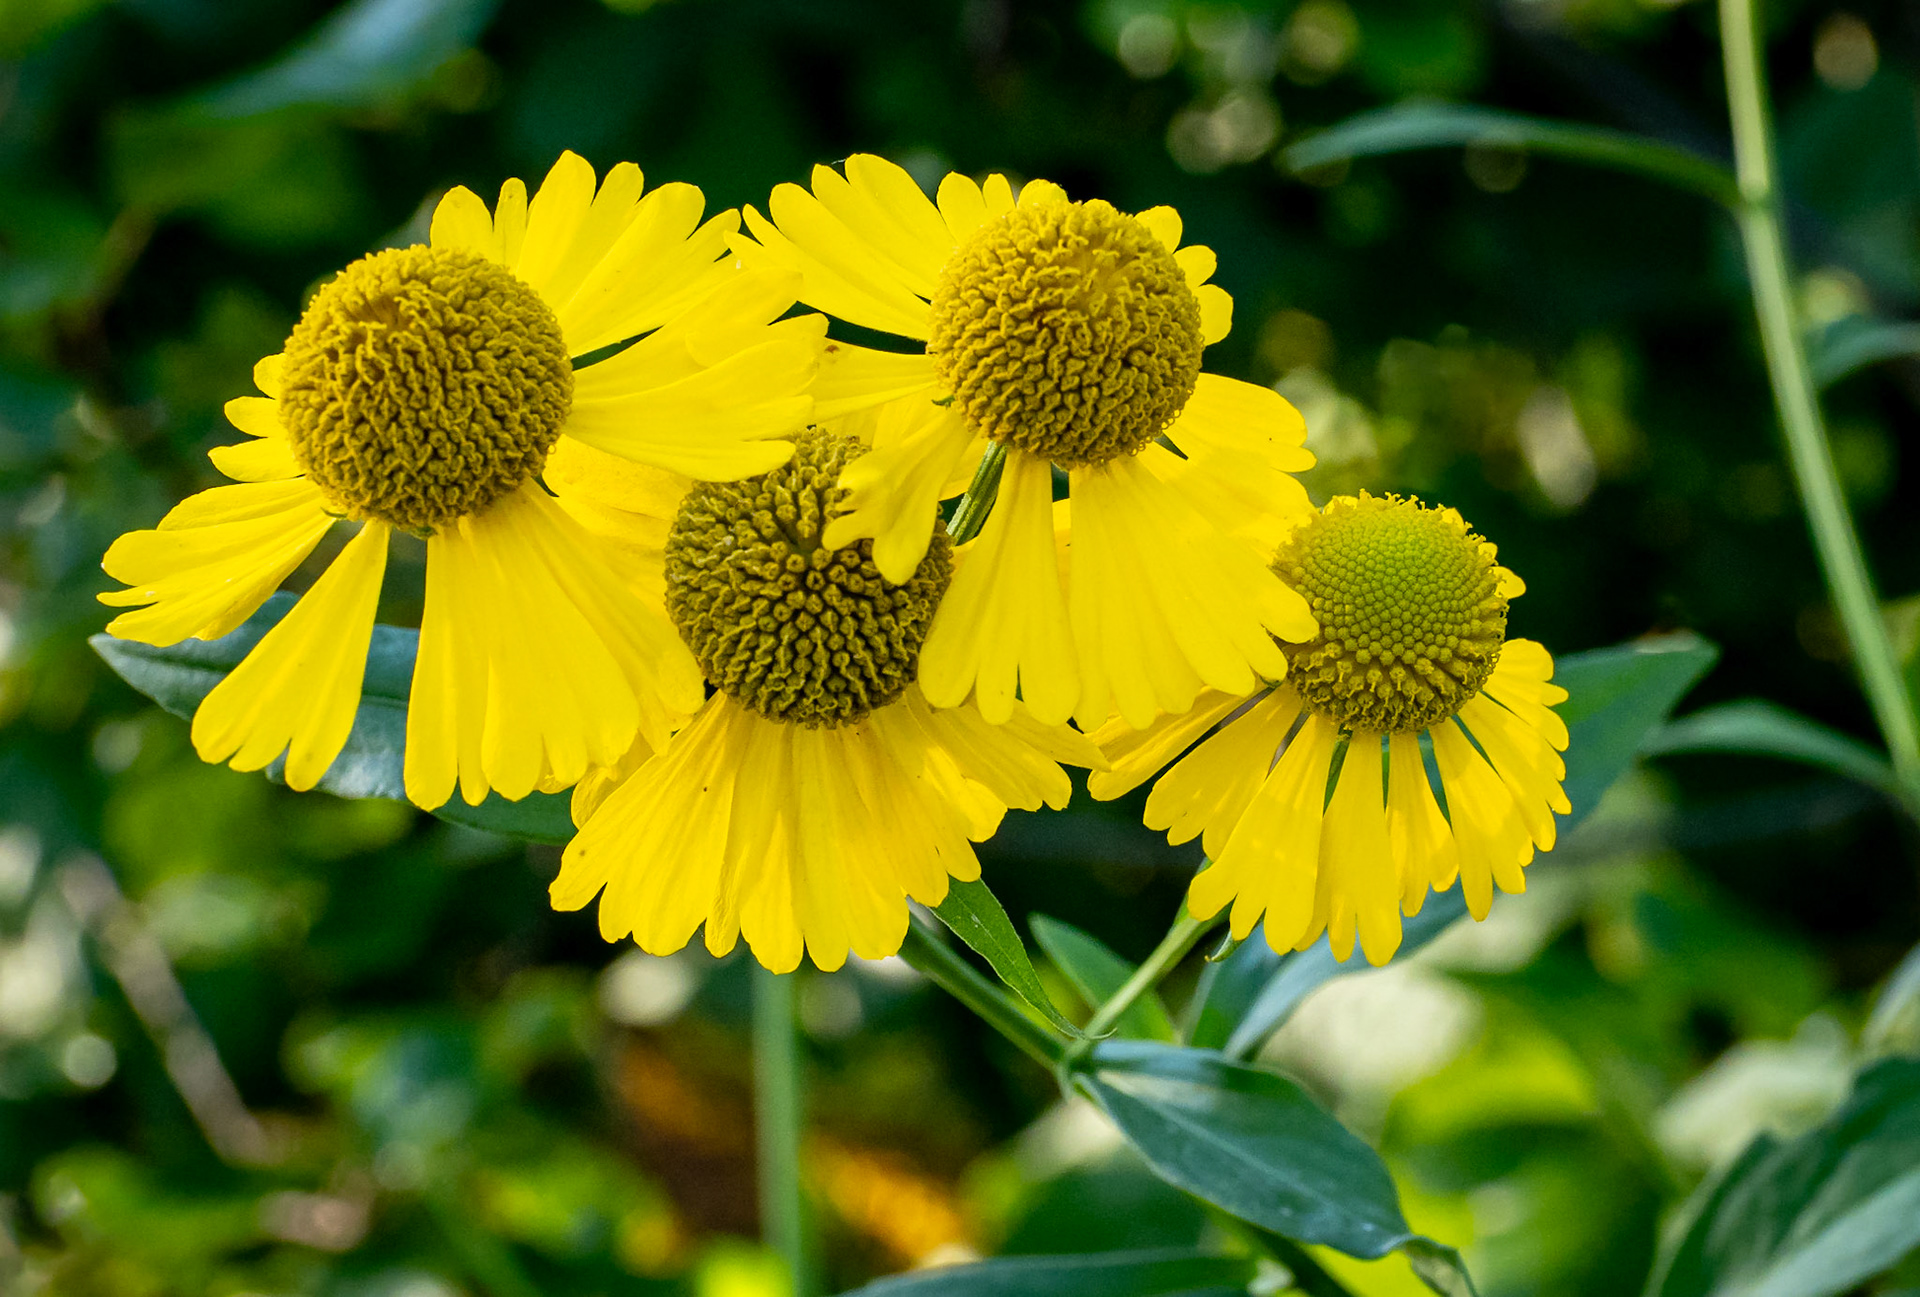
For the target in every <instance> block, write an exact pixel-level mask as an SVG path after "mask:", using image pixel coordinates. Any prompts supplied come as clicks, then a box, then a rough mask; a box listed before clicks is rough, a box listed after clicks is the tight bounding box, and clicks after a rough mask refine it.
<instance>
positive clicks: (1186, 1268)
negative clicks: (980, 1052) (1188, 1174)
mask: <svg viewBox="0 0 1920 1297" xmlns="http://www.w3.org/2000/svg"><path fill="white" fill-rule="evenodd" d="M1253 1273H1254V1263H1253V1262H1252V1261H1251V1260H1249V1259H1247V1258H1244V1257H1223V1256H1208V1255H1207V1254H1205V1253H1203V1252H1196V1251H1191V1250H1188V1249H1185V1248H1164V1249H1160V1248H1156V1249H1154V1250H1152V1251H1143V1252H1107V1253H1096V1254H1094V1255H1092V1256H1017V1257H998V1258H996V1259H994V1260H991V1261H981V1262H979V1263H978V1264H975V1265H963V1266H952V1267H949V1268H942V1269H936V1270H920V1271H916V1272H915V1273H912V1274H903V1275H894V1276H892V1277H891V1278H887V1279H880V1280H876V1281H875V1282H873V1283H870V1284H868V1285H867V1286H866V1287H864V1288H858V1289H855V1290H854V1293H858V1294H860V1295H861V1297H1171V1295H1172V1294H1175V1293H1185V1294H1194V1295H1195V1297H1197V1295H1198V1294H1201V1293H1206V1294H1214V1293H1219V1294H1223V1295H1224V1294H1229V1293H1244V1292H1245V1291H1246V1288H1247V1283H1248V1282H1249V1281H1250V1280H1251V1279H1252V1278H1253ZM854 1293H849V1294H847V1295H846V1297H854Z"/></svg>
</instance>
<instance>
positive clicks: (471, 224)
mask: <svg viewBox="0 0 1920 1297" xmlns="http://www.w3.org/2000/svg"><path fill="white" fill-rule="evenodd" d="M427 240H428V242H430V243H431V244H432V245H433V246H434V247H436V248H453V249H457V250H459V251H462V252H472V253H476V254H478V255H479V256H482V257H486V258H488V259H490V260H493V261H499V260H500V259H501V258H500V240H499V238H498V237H497V236H496V235H495V234H494V231H493V214H492V213H491V212H489V211H488V210H487V204H486V202H485V201H484V200H483V199H482V198H481V197H480V195H478V194H476V193H474V192H473V191H472V190H471V189H468V188H467V187H466V186H465V185H455V186H454V187H453V188H452V189H449V190H448V191H447V194H446V197H444V198H442V199H441V200H440V202H439V205H438V206H436V207H435V208H434V209H433V225H432V227H431V228H430V230H429V232H428V234H427Z"/></svg>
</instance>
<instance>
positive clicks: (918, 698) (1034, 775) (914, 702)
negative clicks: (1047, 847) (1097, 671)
mask: <svg viewBox="0 0 1920 1297" xmlns="http://www.w3.org/2000/svg"><path fill="white" fill-rule="evenodd" d="M901 702H902V704H903V705H904V706H906V707H907V708H908V710H909V711H911V712H912V713H913V717H914V719H915V720H916V721H917V722H919V724H920V727H921V728H922V729H924V730H925V731H926V732H927V733H928V734H929V735H931V736H932V737H933V739H934V740H935V741H936V742H938V743H939V744H940V746H941V747H943V748H945V749H946V750H947V751H948V752H949V753H951V754H952V755H953V758H954V760H955V762H956V763H958V765H959V767H960V770H961V772H962V773H964V774H965V775H966V776H967V777H968V778H969V779H972V780H974V781H975V782H976V783H979V784H980V785H982V786H983V787H985V788H986V789H987V790H988V791H990V792H991V793H992V794H993V795H994V796H995V797H997V798H999V800H1000V801H1001V802H1002V803H1004V804H1005V805H1007V806H1014V807H1018V808H1019V809H1021V810H1023V811H1037V810H1039V809H1040V808H1041V807H1042V806H1051V807H1052V808H1053V809H1054V810H1056V811H1057V810H1062V809H1064V808H1065V807H1066V804H1067V799H1068V798H1069V797H1071V796H1072V795H1073V784H1072V781H1070V780H1069V779H1068V778H1067V772H1066V771H1064V770H1062V769H1061V768H1060V762H1059V752H1060V749H1066V750H1067V751H1068V752H1069V753H1070V755H1069V756H1067V757H1066V759H1067V760H1070V761H1071V762H1072V763H1073V764H1075V765H1081V766H1088V765H1095V764H1098V763H1100V761H1101V757H1100V753H1099V750H1098V749H1096V748H1094V747H1093V746H1092V745H1091V744H1090V743H1088V742H1087V739H1086V737H1085V736H1084V735H1082V734H1080V733H1079V732H1077V731H1075V730H1072V729H1069V728H1068V727H1067V726H1065V725H1058V726H1051V727H1046V728H1050V729H1053V730H1055V731H1057V733H1055V734H1054V735H1052V736H1051V737H1052V739H1053V742H1054V745H1055V750H1054V751H1051V752H1050V751H1048V750H1046V749H1045V748H1043V747H1040V746H1037V745H1036V744H1034V743H1033V742H1031V741H1029V733H1030V731H1031V730H1033V729H1037V728H1041V727H1040V725H1039V722H1037V721H1029V722H1028V724H1026V725H1021V724H1019V723H1018V721H1019V720H1025V719H1026V718H1027V717H1028V715H1029V713H1027V712H1026V710H1025V708H1023V707H1021V706H1019V705H1018V704H1016V705H1015V709H1014V710H1015V713H1016V718H1017V719H1015V720H1013V721H1011V722H1010V723H1007V724H1002V725H995V724H993V723H991V722H989V721H988V720H987V719H986V718H985V717H983V716H981V715H980V713H979V712H978V711H976V710H975V709H974V708H971V707H952V708H934V707H932V706H930V705H928V703H927V701H926V699H925V697H924V696H922V695H921V693H920V691H918V690H916V689H909V690H908V691H907V696H906V697H905V698H903V699H902V700H901Z"/></svg>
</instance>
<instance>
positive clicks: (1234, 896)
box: [1187, 714, 1339, 952]
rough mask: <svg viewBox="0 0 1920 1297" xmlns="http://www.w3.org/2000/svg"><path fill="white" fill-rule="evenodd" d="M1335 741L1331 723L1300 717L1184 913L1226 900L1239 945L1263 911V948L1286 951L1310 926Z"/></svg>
mask: <svg viewBox="0 0 1920 1297" xmlns="http://www.w3.org/2000/svg"><path fill="white" fill-rule="evenodd" d="M1338 738H1339V734H1338V731H1337V730H1335V728H1334V726H1333V723H1332V722H1331V721H1328V720H1327V719H1326V718H1325V717H1323V716H1319V715H1315V714H1309V715H1308V716H1307V723H1306V724H1305V725H1304V726H1302V727H1301V730H1300V732H1299V734H1297V735H1295V736H1294V740H1293V742H1292V743H1290V744H1288V745H1287V750H1286V752H1285V753H1283V754H1282V755H1281V757H1280V762H1279V764H1278V765H1276V766H1274V768H1273V772H1272V773H1271V774H1269V775H1267V776H1266V779H1265V782H1263V783H1262V784H1261V785H1260V787H1259V790H1258V791H1257V792H1256V793H1255V794H1254V796H1253V798H1252V800H1251V801H1250V802H1249V803H1248V805H1247V809H1246V812H1245V814H1243V815H1241V816H1240V820H1239V823H1238V824H1237V825H1236V826H1235V828H1234V830H1233V833H1232V835H1231V836H1230V837H1228V839H1227V841H1226V845H1225V846H1224V847H1223V848H1222V850H1221V852H1220V854H1219V855H1218V856H1216V857H1215V858H1214V861H1213V863H1212V864H1211V865H1209V866H1208V867H1207V868H1205V869H1203V870H1201V871H1200V872H1199V873H1198V874H1197V875H1195V876H1194V880H1193V885H1192V886H1191V887H1190V888H1189V889H1188V891H1187V908H1188V909H1190V910H1191V911H1192V912H1193V915H1194V917H1195V918H1200V919H1204V918H1208V917H1210V916H1212V915H1214V914H1218V913H1219V912H1220V908H1221V907H1222V906H1224V905H1226V904H1227V902H1229V901H1232V902H1233V913H1232V916H1231V924H1232V931H1233V935H1234V936H1235V937H1238V938H1241V939H1243V940H1244V939H1245V938H1246V937H1247V936H1249V935H1250V934H1251V933H1252V932H1253V926H1254V924H1256V923H1258V922H1260V918H1261V916H1262V915H1263V914H1264V915H1265V916H1266V932H1267V942H1268V944H1269V945H1271V946H1272V947H1273V948H1274V949H1275V950H1276V951H1282V952H1284V951H1287V950H1290V949H1292V947H1293V945H1294V943H1295V942H1296V941H1298V940H1299V937H1300V934H1301V933H1303V932H1305V931H1306V930H1307V927H1308V925H1309V924H1311V923H1312V921H1313V897H1314V891H1315V888H1316V885H1317V882H1318V879H1319V874H1320V837H1321V824H1322V814H1323V810H1322V808H1323V807H1324V806H1325V804H1326V800H1327V772H1328V769H1329V767H1330V766H1331V765H1332V763H1333V753H1334V749H1335V746H1336V745H1337V742H1338Z"/></svg>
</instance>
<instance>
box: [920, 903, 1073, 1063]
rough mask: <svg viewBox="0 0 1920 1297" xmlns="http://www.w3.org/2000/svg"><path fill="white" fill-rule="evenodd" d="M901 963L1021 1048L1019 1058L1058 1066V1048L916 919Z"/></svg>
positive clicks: (1042, 1029) (1002, 993)
mask: <svg viewBox="0 0 1920 1297" xmlns="http://www.w3.org/2000/svg"><path fill="white" fill-rule="evenodd" d="M900 958H902V959H904V960H906V961H907V963H908V964H910V965H912V966H913V967H914V968H915V969H917V970H919V972H920V974H921V975H922V976H924V977H925V978H926V979H927V980H928V981H929V982H932V983H933V984H934V985H935V986H937V987H939V988H940V989H941V990H943V991H945V992H946V993H947V994H948V995H951V996H952V997H953V998H954V999H956V1000H958V1001H960V1003H962V1004H964V1005H966V1006H967V1007H968V1008H969V1009H972V1010H973V1011H974V1012H975V1013H976V1014H978V1015H980V1017H981V1019H982V1020H984V1021H985V1022H986V1024H987V1025H988V1026H989V1027H992V1028H993V1029H994V1030H995V1031H997V1032H999V1033H1000V1034H1001V1035H1003V1036H1005V1037H1006V1038H1007V1039H1008V1040H1010V1041H1012V1042H1013V1043H1014V1044H1015V1045H1018V1046H1019V1047H1020V1050H1021V1052H1022V1053H1024V1054H1026V1055H1027V1057H1029V1058H1031V1059H1032V1060H1033V1061H1034V1062H1036V1063H1038V1064H1040V1065H1041V1066H1042V1067H1044V1068H1046V1069H1047V1070H1048V1071H1052V1070H1053V1069H1054V1068H1055V1067H1057V1066H1059V1064H1060V1058H1061V1048H1060V1042H1059V1041H1058V1040H1057V1039H1055V1038H1054V1036H1053V1034H1052V1033H1051V1032H1049V1031H1048V1030H1047V1029H1046V1028H1045V1027H1042V1026H1041V1025H1040V1024H1039V1023H1037V1022H1035V1021H1034V1020H1033V1019H1032V1018H1029V1017H1028V1016H1027V1015H1026V1013H1025V1011H1024V1010H1022V1009H1021V1008H1020V1006H1019V1005H1017V1004H1015V1003H1014V1001H1013V998H1012V997H1011V996H1009V995H1008V994H1007V993H1006V992H1005V991H1003V990H1001V989H1000V988H999V987H998V986H996V985H994V984H993V983H992V982H990V981H988V980H987V979H986V978H985V977H984V976H982V975H981V974H980V972H979V971H978V970H977V969H975V968H974V967H973V965H971V964H969V963H968V962H967V961H966V960H964V959H962V958H961V957H960V956H959V955H958V954H956V953H955V952H954V950H953V948H952V947H950V946H948V945H947V943H946V942H945V941H943V940H942V939H941V938H940V936H939V935H938V934H937V933H932V932H929V931H927V926H926V921H925V920H923V919H921V918H920V917H919V916H918V915H916V916H914V919H913V921H912V922H911V923H909V924H908V925H907V939H906V942H905V944H904V945H902V946H901V947H900Z"/></svg>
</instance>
